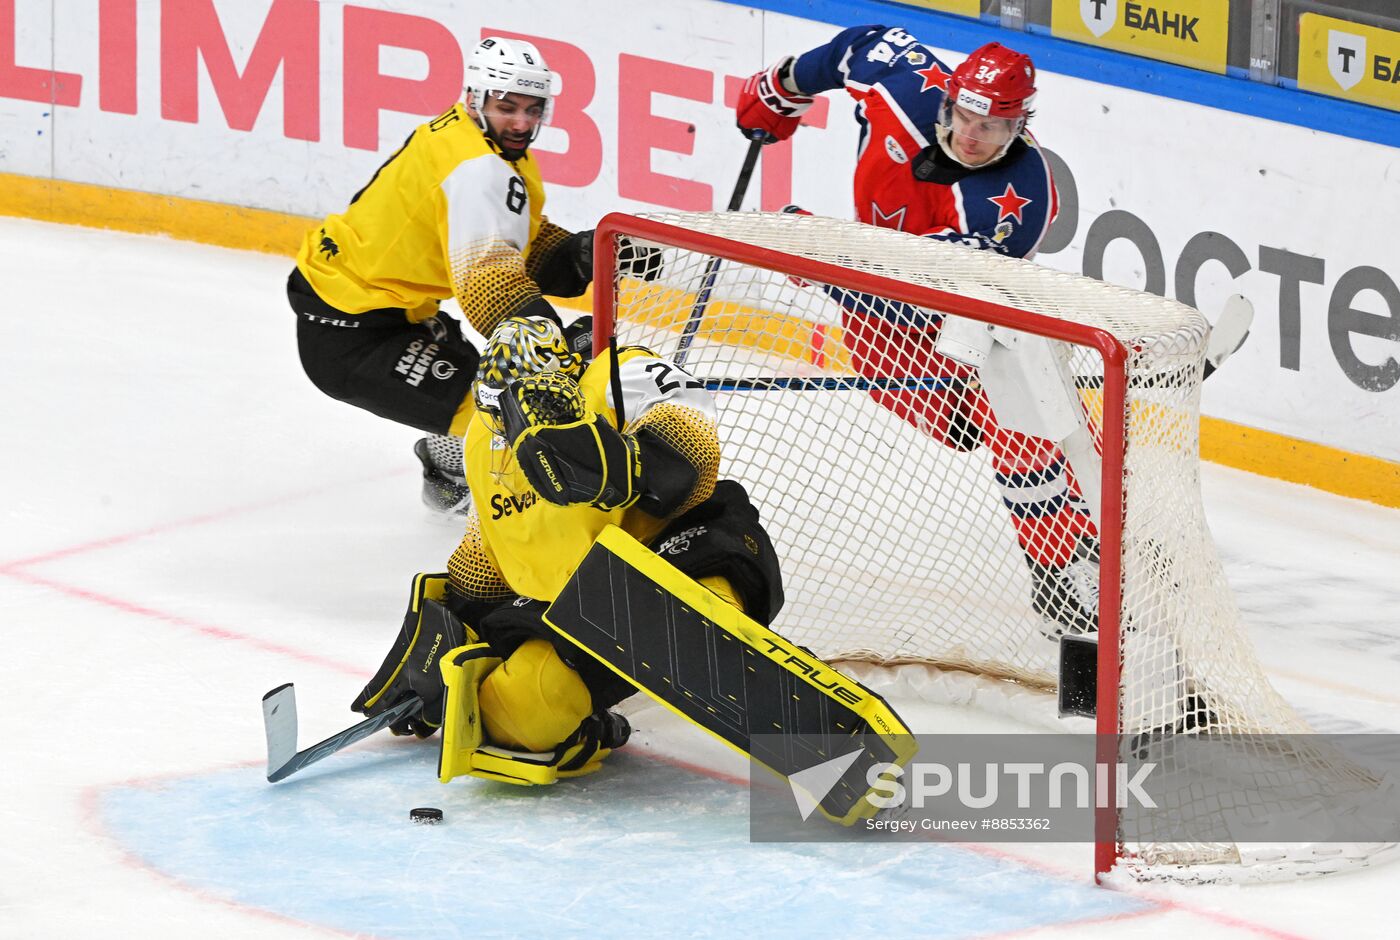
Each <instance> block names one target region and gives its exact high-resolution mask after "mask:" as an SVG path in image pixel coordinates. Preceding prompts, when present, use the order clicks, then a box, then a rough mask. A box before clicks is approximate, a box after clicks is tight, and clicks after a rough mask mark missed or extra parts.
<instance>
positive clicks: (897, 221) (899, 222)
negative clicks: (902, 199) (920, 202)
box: [870, 202, 909, 232]
mask: <svg viewBox="0 0 1400 940" xmlns="http://www.w3.org/2000/svg"><path fill="white" fill-rule="evenodd" d="M908 208H909V207H908V206H900V207H899V208H898V209H896V210H894V211H893V212H891V213H888V214H886V213H884V212H881V211H880V204H879V203H877V202H872V203H871V204H870V224H871V225H878V226H880V227H881V228H892V229H894V230H895V231H897V232H898V231H902V230H903V229H904V213H905V212H906V211H907V210H908Z"/></svg>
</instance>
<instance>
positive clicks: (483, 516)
mask: <svg viewBox="0 0 1400 940" xmlns="http://www.w3.org/2000/svg"><path fill="white" fill-rule="evenodd" d="M620 359H621V362H622V369H621V372H620V374H619V376H618V379H619V382H620V384H621V386H622V401H623V411H624V412H625V416H626V420H627V424H628V426H629V427H630V426H634V425H635V423H636V421H637V420H638V419H640V418H641V417H642V416H643V415H646V414H648V413H649V412H651V411H652V410H653V409H657V408H666V407H674V406H679V407H680V408H682V409H685V410H686V412H687V413H688V414H690V415H691V416H692V417H690V418H688V419H685V420H687V421H688V422H689V424H690V425H691V426H692V427H694V426H696V425H697V424H698V425H699V426H700V428H701V430H702V432H703V433H705V434H708V435H710V437H711V438H713V437H714V436H715V435H716V433H717V432H716V431H715V422H716V416H717V413H716V410H715V404H714V399H713V398H712V397H711V395H710V393H709V392H708V391H706V390H705V387H704V385H703V384H702V383H701V382H699V381H697V380H695V379H694V378H693V377H692V376H691V375H690V374H689V373H687V372H686V371H685V370H684V369H682V368H681V367H680V366H677V365H676V364H675V363H673V362H670V361H668V360H664V359H660V358H658V357H657V356H655V355H653V354H652V353H651V352H650V351H648V350H646V349H642V348H639V347H631V348H625V349H623V350H622V354H621V356H620ZM611 363H612V353H611V352H610V351H605V352H603V353H602V354H601V355H600V356H598V358H597V359H595V360H593V362H592V363H590V364H589V366H588V368H587V369H586V370H585V371H584V373H583V377H582V378H581V379H580V381H579V388H580V389H581V390H582V392H583V398H584V401H585V402H586V403H587V405H588V407H589V409H590V410H591V411H593V412H594V413H597V414H600V415H602V416H603V417H604V419H605V420H607V421H608V423H610V424H612V425H613V426H614V427H616V426H617V411H616V410H615V409H614V407H613V405H612V389H611V388H610V387H609V386H610V381H609V380H610V372H611ZM715 450H716V452H717V450H718V442H717V441H715ZM464 452H465V455H464V458H463V459H464V462H465V465H466V476H467V484H468V486H470V487H471V493H472V515H473V517H474V518H469V519H468V522H467V528H468V538H469V539H470V538H471V530H473V529H476V530H477V531H478V532H479V538H480V549H481V552H482V553H483V554H484V555H485V556H486V558H485V563H486V564H488V565H489V566H490V567H493V568H494V569H495V571H496V572H497V573H499V576H500V578H501V579H502V580H503V581H504V583H505V585H506V586H507V587H508V588H509V590H510V593H513V594H523V595H524V596H526V597H533V598H535V599H537V600H550V601H552V600H553V599H554V598H555V597H556V596H558V594H559V592H560V591H561V590H562V589H563V587H564V584H565V582H567V581H568V580H569V578H570V576H571V575H573V573H574V569H575V568H577V567H578V564H579V562H580V561H582V560H583V556H584V555H585V554H587V553H588V550H589V548H591V547H592V546H593V542H594V540H595V539H596V538H597V537H598V534H599V533H600V532H602V531H603V529H604V527H606V526H608V525H618V526H621V527H622V528H623V529H624V530H625V531H626V532H627V533H628V534H630V535H631V536H632V537H633V538H635V539H637V540H638V541H641V542H643V543H649V542H650V541H651V540H652V539H653V538H655V537H656V536H657V535H658V534H659V533H660V532H661V530H662V529H663V528H665V526H666V520H664V519H658V518H656V517H655V516H651V515H648V514H647V513H645V512H642V511H641V510H639V509H637V508H635V507H633V508H630V509H625V510H622V509H615V510H604V509H597V508H594V507H593V506H589V505H587V504H576V505H572V506H557V505H555V504H554V503H551V502H549V501H548V500H546V499H544V498H543V497H541V496H540V495H539V494H538V493H536V492H535V490H534V488H533V487H532V486H531V485H530V481H529V480H528V479H527V478H526V476H525V474H524V473H523V472H522V471H521V469H520V466H519V464H518V463H517V461H516V459H515V454H514V452H513V451H512V450H511V449H510V447H509V446H508V445H507V444H506V442H505V441H504V440H503V439H502V438H500V437H497V436H496V435H494V434H492V433H491V430H490V427H489V426H488V425H487V423H486V420H485V418H483V417H481V416H480V415H477V416H476V417H475V418H474V419H473V420H472V422H471V425H470V426H469V428H468V430H467V434H466V442H465V446H464ZM706 495H708V494H706ZM465 544H466V543H465V542H464V546H465ZM458 551H459V554H460V553H461V552H462V549H459V550H458ZM456 557H457V556H454V559H455V558H456ZM454 563H455V561H454ZM475 564H481V562H475ZM477 578H480V575H477V577H476V578H471V579H469V580H477Z"/></svg>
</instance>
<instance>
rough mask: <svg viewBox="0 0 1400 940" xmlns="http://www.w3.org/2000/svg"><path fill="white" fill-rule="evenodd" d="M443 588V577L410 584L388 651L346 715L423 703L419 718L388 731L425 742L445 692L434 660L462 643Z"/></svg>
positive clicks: (463, 635)
mask: <svg viewBox="0 0 1400 940" xmlns="http://www.w3.org/2000/svg"><path fill="white" fill-rule="evenodd" d="M447 585H448V576H447V575H445V574H420V575H418V576H417V577H415V578H414V579H413V594H412V596H411V597H410V598H409V602H408V612H407V613H406V614H404V618H403V625H402V626H401V627H400V628H399V633H398V636H397V637H396V638H395V641H394V645H393V648H392V649H390V650H389V655H387V656H385V657H384V662H383V663H382V664H381V665H380V667H379V671H378V672H376V673H375V674H374V678H372V679H370V680H369V682H368V683H366V684H365V687H364V689H363V690H361V692H360V694H359V695H357V696H355V701H354V702H352V703H351V704H350V708H351V710H353V711H357V712H360V713H361V714H363V715H367V716H369V717H371V718H372V717H374V716H375V715H378V714H379V713H381V712H384V711H387V710H388V709H390V708H393V707H394V706H395V705H397V704H399V703H400V702H402V701H403V700H404V699H406V698H408V697H409V696H412V695H416V696H418V697H419V698H421V699H423V710H422V711H421V712H420V713H418V714H417V715H413V716H411V717H408V718H403V719H400V720H399V721H396V722H394V723H393V724H392V725H390V726H389V730H390V731H392V732H393V733H394V734H400V735H403V734H415V735H417V736H418V737H420V738H426V737H430V736H431V735H432V734H433V732H435V731H437V729H438V728H440V727H441V726H442V707H443V699H444V697H445V695H446V692H447V690H446V687H445V686H444V685H443V682H442V674H441V673H440V672H439V670H438V664H437V659H438V657H439V656H441V655H443V654H444V653H446V652H447V651H448V650H450V649H453V648H455V647H458V646H461V645H463V644H464V643H465V642H466V641H467V628H466V626H465V625H464V624H463V623H462V621H461V620H459V619H458V618H457V616H456V615H455V614H454V613H452V611H450V610H448V609H447V607H446V606H445V602H446V600H447Z"/></svg>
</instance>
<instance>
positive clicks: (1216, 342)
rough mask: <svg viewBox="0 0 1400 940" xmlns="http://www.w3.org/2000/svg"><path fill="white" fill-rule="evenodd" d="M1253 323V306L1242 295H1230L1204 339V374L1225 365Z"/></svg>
mask: <svg viewBox="0 0 1400 940" xmlns="http://www.w3.org/2000/svg"><path fill="white" fill-rule="evenodd" d="M1253 323H1254V304H1252V303H1250V302H1249V298H1248V297H1246V296H1244V295H1243V294H1232V295H1230V296H1229V297H1228V298H1226V300H1225V305H1224V306H1223V307H1221V308H1220V316H1218V317H1217V318H1216V320H1215V325H1214V326H1213V327H1211V328H1210V336H1209V337H1208V338H1207V339H1206V374H1205V378H1210V376H1211V374H1212V373H1214V372H1215V370H1216V369H1219V368H1220V367H1221V366H1222V365H1224V364H1225V360H1226V359H1229V358H1230V357H1231V356H1233V355H1234V354H1235V352H1236V351H1237V350H1238V349H1239V348H1240V347H1241V346H1243V345H1244V341H1245V340H1246V339H1248V338H1249V328H1250V326H1251V325H1253Z"/></svg>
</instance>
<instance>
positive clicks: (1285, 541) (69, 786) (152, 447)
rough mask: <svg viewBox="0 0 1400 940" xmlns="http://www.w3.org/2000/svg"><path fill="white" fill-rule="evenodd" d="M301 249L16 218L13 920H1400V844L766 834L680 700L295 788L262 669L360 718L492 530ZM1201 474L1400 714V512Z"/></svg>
mask: <svg viewBox="0 0 1400 940" xmlns="http://www.w3.org/2000/svg"><path fill="white" fill-rule="evenodd" d="M289 268H290V262H289V261H287V260H285V259H281V258H275V257H270V256H266V255H258V254H251V253H242V252H234V251H226V250H221V249H215V248H208V247H204V246H198V245H191V244H185V243H180V242H175V241H170V240H167V239H159V238H147V237H140V236H133V235H123V234H117V233H109V232H99V231H92V230H85V229H78V228H66V227H61V226H54V225H48V224H44V223H38V222H31V221H24V220H12V219H0V276H3V282H4V287H5V290H4V302H3V306H0V385H2V386H3V389H4V399H3V400H4V410H3V417H0V422H3V435H0V440H4V441H5V449H4V460H3V462H0V486H2V487H3V492H4V494H5V495H4V501H3V513H0V520H3V524H2V525H0V618H3V620H2V622H3V637H4V655H3V657H0V680H2V681H3V686H2V687H3V689H4V690H5V702H6V709H5V719H4V736H3V755H4V773H3V775H0V936H3V937H127V936H130V937H137V936H140V937H151V936H161V937H164V936H187V935H193V934H195V933H196V932H197V933H198V934H199V935H201V936H205V937H242V936H249V935H258V936H265V937H282V936H343V935H358V936H375V937H447V936H512V935H524V934H530V935H536V936H549V935H556V934H557V935H564V936H575V935H582V934H595V935H602V936H634V935H635V936H640V935H662V936H736V935H740V934H743V933H752V934H753V935H756V936H814V935H818V934H819V932H820V933H826V932H829V931H830V930H832V929H839V930H840V931H841V932H842V933H843V934H846V935H853V936H867V935H876V934H877V933H878V934H879V935H882V936H890V937H903V936H910V937H913V936H919V937H957V938H966V937H989V936H995V937H1005V936H1046V937H1070V936H1073V937H1147V936H1181V935H1185V934H1188V933H1189V935H1190V936H1192V937H1193V940H1206V938H1217V937H1259V936H1262V937H1317V938H1327V937H1393V936H1395V935H1396V934H1395V924H1394V920H1395V917H1394V914H1393V904H1394V900H1395V897H1396V896H1397V894H1400V864H1397V865H1392V866H1389V867H1385V866H1382V867H1377V868H1374V869H1371V870H1367V871H1364V872H1361V873H1357V874H1349V875H1344V876H1339V877H1334V878H1330V879H1329V878H1323V879H1317V880H1313V881H1309V882H1306V883H1293V884H1288V885H1283V886H1263V887H1193V888H1186V887H1174V888H1147V887H1135V888H1133V889H1131V890H1106V889H1101V888H1095V887H1093V886H1092V883H1091V879H1090V877H1089V872H1090V850H1089V847H1087V846H1058V847H1032V846H1018V845H1002V846H991V845H985V846H947V845H933V844H928V845H919V844H914V845H910V844H900V845H888V844H879V845H862V846H858V847H853V846H850V845H815V846H813V845H753V844H751V843H750V842H749V841H748V816H747V794H746V791H745V789H744V786H743V774H744V773H745V768H744V766H743V764H742V763H741V762H739V761H738V760H737V759H736V758H734V757H732V756H731V755H730V754H729V753H728V752H726V751H724V750H723V749H721V748H719V747H718V746H717V745H713V744H710V743H709V742H707V741H704V740H702V739H700V737H699V732H696V731H693V730H692V729H690V728H688V727H681V726H679V724H678V723H677V722H676V721H674V720H672V719H669V718H668V717H667V716H666V715H665V714H664V713H662V712H660V710H659V709H656V708H644V709H641V710H638V711H636V713H635V714H634V717H633V723H634V725H635V727H636V729H637V733H636V735H635V736H634V738H633V744H632V745H630V746H629V747H628V748H627V749H626V750H625V751H623V752H620V753H619V754H617V755H615V756H614V758H612V759H610V760H609V762H608V765H607V767H606V768H605V769H604V770H603V771H602V772H600V773H599V774H597V775H594V776H593V777H590V778H586V779H584V780H580V781H575V782H571V783H566V784H561V785H559V786H556V787H554V788H548V789H546V788H539V789H532V790H523V789H517V788H512V787H508V786H506V785H504V784H492V783H487V782H485V781H467V782H465V783H463V782H460V781H459V782H455V783H454V784H452V785H449V786H442V785H439V784H438V783H437V782H436V779H435V759H436V752H435V747H434V746H432V745H423V744H420V743H418V742H416V741H404V740H401V739H395V738H391V737H389V736H387V735H385V736H382V737H379V738H375V739H373V740H370V741H367V742H364V743H362V744H360V745H358V746H357V747H356V748H354V749H352V750H351V751H348V752H346V753H344V754H341V755H337V756H336V757H334V758H332V759H331V760H327V761H325V762H323V763H321V764H319V765H317V766H316V767H314V768H311V769H309V770H307V771H305V772H303V773H302V774H299V775H298V776H297V777H295V778H293V779H292V780H290V781H287V782H285V783H283V784H279V785H277V786H270V785H268V784H267V783H266V781H265V780H264V776H263V772H264V768H263V760H264V754H265V750H264V741H263V732H262V723H261V717H260V710H259V700H260V699H261V696H262V695H263V693H264V692H266V691H267V690H268V689H270V688H272V687H273V686H275V685H278V684H280V683H282V682H287V681H295V682H296V684H297V690H298V696H299V700H300V701H299V704H300V711H301V727H302V746H306V745H307V744H308V743H311V742H312V741H314V740H316V739H318V738H320V737H323V736H325V735H327V734H329V733H331V732H333V731H335V730H338V729H340V728H342V727H344V726H346V725H347V724H349V723H350V720H351V719H352V718H353V717H355V716H353V715H352V714H351V713H350V712H349V711H348V703H349V702H350V700H351V699H352V698H353V697H354V695H355V693H356V692H357V691H358V690H359V689H360V687H361V685H362V684H363V682H364V681H365V679H366V678H367V677H368V676H369V674H370V673H372V672H373V670H374V669H375V668H376V667H377V666H378V664H379V662H380V660H381V658H382V657H383V655H384V653H385V651H386V649H387V648H388V645H389V643H390V642H391V641H392V638H393V634H394V631H395V629H396V628H397V625H398V623H399V621H400V619H401V617H402V612H403V605H404V603H405V601H406V599H407V593H408V587H409V583H410V580H411V578H412V576H413V574H414V573H415V572H418V571H425V570H442V569H443V568H444V567H445V562H446V558H447V556H448V554H449V553H450V551H451V549H452V547H453V546H454V545H455V544H456V540H457V537H458V532H457V531H456V530H455V529H454V528H453V527H451V526H447V525H443V524H438V523H434V522H432V521H430V520H429V519H428V518H427V514H426V511H425V510H423V509H421V507H420V504H419V502H418V481H417V479H416V475H417V471H416V462H415V461H414V459H413V457H412V454H411V453H410V450H409V448H410V446H411V444H412V442H413V440H414V439H415V437H416V436H417V435H416V433H415V432H414V431H412V430H411V429H407V428H402V427H398V426H395V425H392V424H389V423H388V422H385V421H381V420H378V419H375V418H373V417H371V416H369V415H368V414H365V413H363V412H360V411H357V410H355V409H353V408H350V407H349V406H346V405H342V404H339V403H336V402H333V401H331V400H330V399H328V398H326V397H324V396H323V395H321V394H320V393H319V392H317V391H316V390H315V389H314V388H313V387H312V386H311V384H310V383H309V382H308V381H307V380H306V378H305V377H304V376H303V374H302V372H301V369H300V366H299V364H298V362H297V354H296V347H295V342H294V336H293V330H294V320H293V316H292V314H291V312H290V311H289V310H288V309H287V307H286V303H285V299H284V295H283V283H284V281H285V276H286V273H287V271H288V270H289ZM1204 485H1205V490H1206V492H1205V499H1206V507H1207V515H1208V518H1209V520H1210V525H1211V528H1212V530H1213V532H1214V535H1215V537H1216V540H1217V543H1218V544H1219V547H1220V550H1221V552H1222V555H1223V558H1224V561H1225V565H1226V568H1227V571H1228V573H1229V577H1230V580H1231V583H1232V585H1233V587H1234V589H1235V591H1236V595H1237V599H1238V601H1239V603H1240V606H1241V608H1242V609H1243V611H1244V615H1245V620H1246V622H1247V623H1248V625H1249V629H1250V631H1251V637H1252V639H1253V640H1254V642H1255V645H1256V646H1257V648H1258V653H1259V658H1260V660H1261V661H1262V663H1263V664H1264V666H1265V669H1266V670H1267V672H1268V673H1269V675H1270V678H1271V679H1272V680H1273V681H1274V683H1275V684H1276V685H1277V686H1278V688H1279V689H1280V691H1282V693H1283V694H1284V695H1285V697H1287V698H1288V699H1289V700H1290V701H1291V702H1293V703H1294V705H1295V706H1297V707H1298V708H1299V710H1300V711H1302V712H1303V714H1304V715H1306V716H1307V717H1308V718H1309V720H1310V721H1312V722H1313V724H1314V726H1315V727H1317V728H1318V730H1323V731H1350V732H1355V731H1387V732H1396V731H1400V577H1397V575H1400V512H1397V511H1395V510H1390V509H1385V508H1381V507H1379V506H1374V505H1370V504H1366V503H1361V502H1356V501H1352V500H1347V499H1342V498H1339V497H1335V496H1330V495H1327V494H1324V493H1320V492H1317V491H1313V490H1308V489H1305V488H1302V487H1297V486H1293V485H1290V484H1285V483H1280V482H1277V481H1273V480H1268V479H1264V478H1260V477H1254V476H1251V475H1248V474H1245V473H1240V472H1237V471H1233V470H1228V469H1223V468H1220V467H1216V466H1211V465H1207V466H1206V468H1205V470H1204ZM896 704H899V703H896ZM908 709H909V711H908V713H907V717H909V718H910V723H911V725H914V726H915V728H916V730H929V731H933V730H949V729H948V728H942V729H940V728H938V727H937V725H938V723H939V722H940V721H947V720H948V719H947V716H946V715H944V714H942V713H940V712H939V711H938V710H936V709H921V708H920V707H918V706H914V705H909V706H908ZM965 720H967V719H961V718H960V719H959V721H960V722H963V721H965ZM960 727H966V725H965V724H961V725H960ZM422 805H431V806H438V807H441V808H442V809H443V810H444V812H445V814H446V821H445V822H444V824H442V825H440V826H436V827H419V826H414V825H410V824H409V822H408V810H409V809H410V808H412V807H414V806H422Z"/></svg>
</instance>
